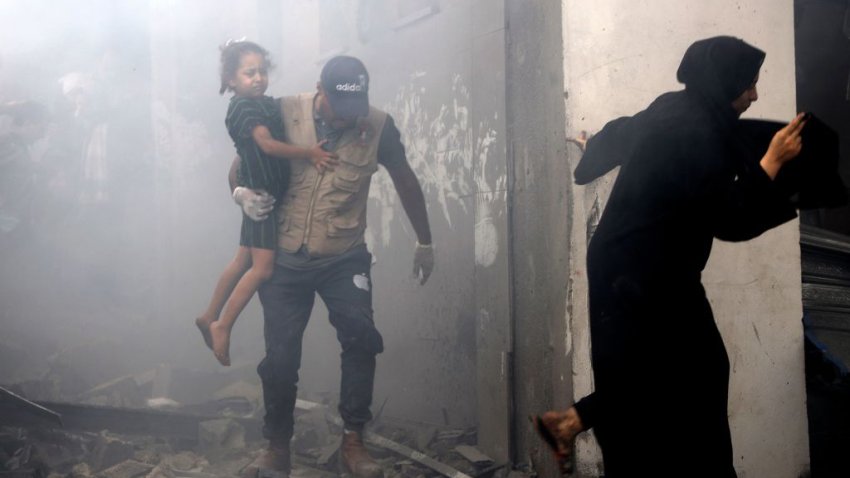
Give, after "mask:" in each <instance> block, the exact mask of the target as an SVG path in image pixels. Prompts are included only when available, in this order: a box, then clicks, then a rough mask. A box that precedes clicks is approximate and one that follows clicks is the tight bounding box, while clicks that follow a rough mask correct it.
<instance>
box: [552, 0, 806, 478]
mask: <svg viewBox="0 0 850 478" xmlns="http://www.w3.org/2000/svg"><path fill="white" fill-rule="evenodd" d="M562 5H563V9H564V15H563V26H564V48H565V55H564V56H565V62H564V72H565V77H566V81H565V83H566V93H567V99H566V104H567V129H566V134H567V135H568V136H574V135H576V134H578V132H579V131H581V130H587V131H591V132H592V131H596V130H598V129H600V128H601V127H602V126H603V125H604V124H605V122H606V121H607V120H610V119H613V118H614V117H617V116H621V115H627V114H633V113H635V112H637V111H639V110H640V109H642V108H644V107H645V106H646V105H647V104H648V103H649V102H650V101H651V100H652V99H653V98H655V97H656V96H657V95H658V94H659V93H662V92H664V91H669V90H674V89H679V88H681V85H678V84H677V83H676V80H675V71H676V67H677V66H678V62H679V60H680V59H681V56H682V54H683V53H684V51H685V49H686V48H687V46H688V45H689V44H690V43H692V42H693V41H695V40H697V39H700V38H704V37H709V36H714V35H719V34H729V35H734V36H738V37H740V38H743V39H745V40H747V41H748V42H750V43H752V44H754V45H756V46H758V47H760V48H762V49H764V50H765V51H766V52H767V60H766V61H765V64H764V67H763V69H762V72H761V80H760V81H759V93H760V100H759V101H758V102H757V103H756V104H755V105H754V106H753V107H752V108H751V110H750V111H749V112H748V113H747V116H750V117H765V118H774V119H784V120H789V119H790V118H792V117H793V115H794V113H795V103H794V101H795V90H794V84H795V83H794V22H793V8H792V7H793V5H792V2H791V1H784V2H776V1H774V0H753V1H749V2H740V1H733V0H717V1H713V2H702V1H696V0H690V1H680V0H654V1H647V0H644V1H629V0H602V1H600V2H596V3H594V5H593V7H588V6H587V4H586V3H585V2H578V1H576V0H564V1H563V2H562ZM577 158H578V155H577V154H572V155H571V163H572V166H573V167H575V164H576V160H577ZM611 176H613V174H611V175H609V177H606V178H602V179H600V180H598V181H596V182H595V183H593V184H591V185H588V186H587V187H583V188H576V190H575V194H574V195H573V199H574V202H573V214H574V216H575V227H574V228H573V231H572V235H571V243H572V248H573V253H574V257H576V258H577V259H576V260H574V261H572V269H571V278H572V283H573V289H572V295H571V296H570V299H571V300H570V309H569V317H571V319H572V335H573V340H572V343H573V346H574V357H575V361H574V366H573V373H574V382H575V397H576V398H578V397H581V396H583V395H584V394H586V393H588V392H589V391H590V390H591V389H592V386H593V384H592V380H591V372H590V365H589V345H588V331H587V312H586V311H587V308H586V305H587V303H586V300H587V299H586V296H587V284H586V280H585V278H586V271H585V263H584V261H583V260H580V258H583V257H584V255H585V254H586V246H587V237H588V230H592V227H593V225H594V224H595V223H596V221H597V220H598V214H599V212H600V211H601V208H602V207H604V202H605V200H606V198H607V196H608V193H609V192H610V187H611V184H612V180H613V177H611ZM798 240H799V232H798V223H797V222H796V221H794V222H792V223H790V224H787V225H785V226H782V227H780V228H778V229H776V230H773V231H769V232H768V233H766V234H764V235H763V236H762V237H760V238H758V239H756V240H753V241H751V242H749V243H746V244H725V243H716V244H715V248H714V251H713V253H712V256H711V259H710V261H709V266H708V268H707V270H706V271H705V274H704V279H703V281H704V283H705V285H706V288H707V290H708V295H709V299H710V301H711V303H712V306H713V308H714V312H715V316H716V318H717V321H718V324H719V326H720V329H721V332H722V334H723V336H724V339H725V341H726V345H727V349H728V352H729V359H730V362H731V365H732V378H731V385H730V398H729V417H730V424H731V428H732V435H733V437H732V438H733V446H734V450H735V466H736V469H737V470H738V473H739V476H742V477H759V476H775V477H797V476H799V475H800V474H801V473H803V472H804V471H805V470H806V469H807V467H808V462H809V458H808V438H807V430H806V427H807V422H806V414H805V389H804V376H803V350H802V325H801V322H800V319H801V316H802V306H801V297H800V296H801V286H800V252H799V244H798ZM636 393H651V391H636ZM638 438H639V437H638ZM648 446H649V448H651V449H656V450H663V447H664V444H663V443H657V444H649V445H648ZM579 451H580V453H579V457H580V470H581V471H582V472H583V473H585V474H586V475H587V476H598V474H599V466H600V465H599V461H600V456H599V453H598V450H596V449H595V448H594V445H593V443H592V440H591V437H590V436H588V437H585V438H584V439H583V440H582V441H581V443H580V450H579ZM654 456H656V457H657V459H653V460H652V462H651V463H650V466H649V468H648V469H647V472H648V473H650V474H651V473H652V469H653V467H658V468H661V467H663V466H664V461H663V454H658V455H654Z"/></svg>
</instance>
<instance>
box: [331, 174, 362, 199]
mask: <svg viewBox="0 0 850 478" xmlns="http://www.w3.org/2000/svg"><path fill="white" fill-rule="evenodd" d="M333 185H334V188H336V189H339V190H341V191H346V192H349V193H356V192H358V191H359V190H360V173H358V172H357V171H352V170H350V169H346V168H339V169H337V170H336V171H335V174H334V179H333Z"/></svg>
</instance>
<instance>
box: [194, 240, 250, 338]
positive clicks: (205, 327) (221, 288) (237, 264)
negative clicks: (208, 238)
mask: <svg viewBox="0 0 850 478" xmlns="http://www.w3.org/2000/svg"><path fill="white" fill-rule="evenodd" d="M250 267H251V248H249V247H244V246H239V249H238V250H237V251H236V256H235V257H234V258H233V260H231V261H230V263H228V264H227V267H225V268H224V272H222V273H221V277H219V278H218V283H216V285H215V290H214V291H213V296H212V298H211V299H210V303H209V305H208V306H207V310H206V311H204V313H203V315H201V316H200V317H197V318H196V319H195V325H197V326H198V329H200V331H201V335H203V337H204V342H206V344H207V347H209V348H213V343H212V337H211V336H210V325H211V324H212V323H213V322H215V321H216V320H218V316H219V315H221V309H223V308H224V304H225V303H226V302H227V298H228V297H230V294H231V292H233V288H234V287H236V283H238V282H239V279H241V278H242V275H244V274H245V272H246V271H247V270H248V269H249V268H250Z"/></svg>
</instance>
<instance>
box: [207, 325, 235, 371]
mask: <svg viewBox="0 0 850 478" xmlns="http://www.w3.org/2000/svg"><path fill="white" fill-rule="evenodd" d="M209 331H210V338H211V339H212V350H213V353H214V354H215V358H216V359H218V361H219V363H221V364H222V365H224V366H225V367H228V366H230V329H228V328H227V327H225V326H224V324H222V323H221V321H218V320H217V321H215V322H213V323H212V324H210V327H209Z"/></svg>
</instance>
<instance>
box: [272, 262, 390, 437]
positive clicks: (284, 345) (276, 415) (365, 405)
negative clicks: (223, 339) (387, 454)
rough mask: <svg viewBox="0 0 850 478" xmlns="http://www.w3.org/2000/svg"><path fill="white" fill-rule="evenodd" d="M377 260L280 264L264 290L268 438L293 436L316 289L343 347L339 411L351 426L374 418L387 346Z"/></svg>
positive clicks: (349, 426) (358, 426)
mask: <svg viewBox="0 0 850 478" xmlns="http://www.w3.org/2000/svg"><path fill="white" fill-rule="evenodd" d="M371 261H372V255H371V254H369V253H368V252H366V251H365V250H364V251H363V252H362V253H357V254H355V255H352V256H351V257H346V258H345V259H342V260H340V261H336V262H333V263H332V264H330V265H328V266H325V267H322V268H318V269H313V270H294V269H289V268H287V267H284V266H281V265H277V266H275V271H274V275H273V276H272V278H271V279H270V280H268V281H267V282H266V283H265V284H263V286H262V287H261V288H260V291H259V295H260V301H261V303H262V305H263V316H264V320H265V326H264V333H265V340H266V356H265V358H264V359H263V361H262V362H260V365H259V367H257V372H258V373H259V374H260V379H261V380H262V383H263V399H264V402H265V407H266V416H265V426H264V427H263V435H264V436H265V437H266V438H267V439H269V440H272V441H279V442H285V443H288V442H289V440H290V439H291V438H292V433H293V425H294V419H293V412H294V409H295V397H296V392H297V386H296V384H297V382H298V369H299V367H300V366H301V342H302V338H303V336H304V329H305V328H306V327H307V321H308V320H309V319H310V312H311V311H312V309H313V302H314V300H315V294H316V293H318V294H319V296H320V297H321V298H322V301H324V303H325V305H326V306H327V308H328V318H329V319H330V322H331V324H332V325H333V326H334V328H336V333H337V339H338V340H339V343H340V345H341V346H342V354H341V361H342V381H341V385H340V398H339V413H340V415H341V416H342V419H343V422H344V423H345V427H346V429H348V430H353V431H361V430H362V428H363V425H365V424H366V422H368V421H369V420H371V419H372V413H371V412H370V410H369V406H370V405H371V403H372V387H373V384H374V379H375V355H377V354H379V353H381V352H382V351H383V347H384V346H383V339H382V338H381V334H380V333H378V330H377V329H376V328H375V323H374V321H373V319H372V290H371V289H372V281H371V276H370V267H371Z"/></svg>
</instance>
